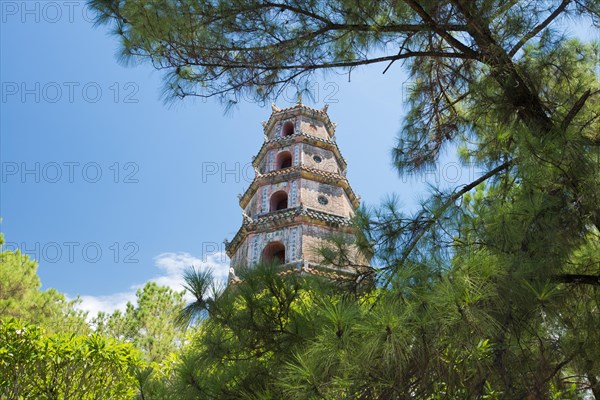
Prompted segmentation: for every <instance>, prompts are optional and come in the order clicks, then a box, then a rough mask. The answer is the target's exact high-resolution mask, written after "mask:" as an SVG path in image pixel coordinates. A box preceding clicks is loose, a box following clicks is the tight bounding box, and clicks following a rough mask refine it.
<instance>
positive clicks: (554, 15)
mask: <svg viewBox="0 0 600 400" xmlns="http://www.w3.org/2000/svg"><path fill="white" fill-rule="evenodd" d="M570 2H571V0H563V2H562V3H561V4H560V6H558V7H557V8H556V10H554V12H553V13H552V14H550V15H549V16H548V18H546V19H545V20H544V21H543V22H542V23H541V24H539V25H538V26H536V27H535V28H533V29H532V30H531V31H530V32H529V33H527V34H526V35H525V36H523V37H522V38H521V40H519V41H518V42H517V44H516V45H514V47H513V48H512V49H511V50H510V51H509V52H508V56H509V57H513V56H514V55H515V54H516V53H517V51H519V49H520V48H521V47H523V46H524V45H525V43H527V42H528V41H529V40H530V39H531V38H533V37H535V36H536V35H537V34H538V33H540V32H541V31H542V30H543V29H545V28H546V27H547V26H548V25H550V23H551V22H552V21H554V20H555V19H556V18H557V17H558V16H559V15H560V14H561V13H562V12H563V11H564V10H565V8H566V7H567V6H568V5H569V3H570Z"/></svg>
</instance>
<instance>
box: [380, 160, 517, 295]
mask: <svg viewBox="0 0 600 400" xmlns="http://www.w3.org/2000/svg"><path fill="white" fill-rule="evenodd" d="M514 161H515V160H509V161H506V162H504V163H503V164H501V165H499V166H497V167H496V168H494V169H492V170H491V171H489V172H488V173H486V174H485V175H482V176H481V177H479V178H478V179H476V180H474V181H473V182H471V183H469V184H468V185H465V186H463V188H462V189H461V190H459V191H458V192H456V193H454V194H453V195H452V196H450V198H449V199H448V200H446V201H445V202H444V204H443V205H442V206H441V207H440V208H439V209H438V210H436V211H435V212H434V214H433V216H432V217H431V218H430V219H429V220H428V221H427V222H426V223H425V225H424V226H423V227H422V228H421V229H420V230H419V231H418V233H417V234H416V236H414V237H413V239H412V240H411V241H410V242H409V244H408V246H407V247H406V249H405V250H404V252H403V253H402V257H401V258H400V262H399V263H398V264H397V266H396V268H395V269H396V270H397V269H398V266H401V265H404V263H405V262H406V260H407V259H408V257H409V256H410V254H411V253H412V251H413V250H414V248H415V247H416V246H417V244H418V243H419V241H420V240H421V238H422V237H423V236H424V235H425V233H427V231H429V229H431V227H432V226H433V225H434V224H435V223H436V222H437V221H438V220H439V219H440V218H441V217H442V215H443V214H444V212H445V211H446V210H447V209H448V207H450V206H451V205H452V204H454V202H456V200H458V199H459V198H460V197H462V196H463V195H464V194H465V193H467V192H469V191H470V190H472V189H474V188H475V187H477V186H478V185H480V184H481V183H483V182H485V181H486V180H488V179H489V178H491V177H493V176H495V175H497V174H498V173H500V172H502V171H504V170H506V169H508V168H509V167H510V166H511V165H512V164H513V163H514ZM390 280H391V276H390V277H389V278H388V279H387V281H386V283H385V285H384V287H385V286H387V285H388V284H389V282H390Z"/></svg>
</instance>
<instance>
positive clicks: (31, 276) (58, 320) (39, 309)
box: [0, 234, 89, 333]
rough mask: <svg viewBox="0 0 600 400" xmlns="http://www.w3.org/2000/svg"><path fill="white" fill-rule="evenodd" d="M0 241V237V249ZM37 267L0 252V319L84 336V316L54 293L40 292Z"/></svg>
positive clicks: (23, 258) (9, 252)
mask: <svg viewBox="0 0 600 400" xmlns="http://www.w3.org/2000/svg"><path fill="white" fill-rule="evenodd" d="M3 243H4V238H3V236H2V235H1V234H0V246H1V245H2V244H3ZM37 267H38V264H37V262H36V261H35V260H31V259H30V258H29V256H28V255H26V254H23V253H21V251H20V250H18V249H17V250H14V251H12V250H5V249H2V250H1V251H0V276H2V279H0V319H2V318H8V317H14V318H18V319H22V320H24V321H27V322H29V323H33V324H38V325H43V326H44V327H46V328H47V329H49V330H52V331H61V332H76V333H85V332H87V331H89V328H88V326H87V324H86V323H85V315H84V313H82V312H81V311H78V310H77V309H76V308H75V305H76V304H77V300H75V301H71V302H69V301H67V300H66V298H65V296H64V295H63V294H62V293H60V292H58V291H56V290H55V289H48V290H45V291H42V290H40V287H41V283H40V280H39V278H38V275H37Z"/></svg>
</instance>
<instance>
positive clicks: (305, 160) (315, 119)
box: [226, 102, 368, 282]
mask: <svg viewBox="0 0 600 400" xmlns="http://www.w3.org/2000/svg"><path fill="white" fill-rule="evenodd" d="M272 108H273V112H272V114H271V117H270V118H269V120H268V121H267V122H263V127H264V139H265V141H264V144H263V145H262V147H261V148H260V150H259V151H258V154H257V155H256V156H255V157H254V159H253V162H252V163H253V165H254V169H255V171H256V176H255V178H254V180H253V182H252V184H251V185H250V186H249V187H248V189H247V190H246V192H245V193H244V194H243V195H241V196H240V206H241V207H242V215H243V222H242V227H241V228H240V230H239V231H238V232H237V234H236V235H235V237H234V238H233V240H232V241H231V242H226V251H227V255H228V256H229V257H230V259H231V268H230V277H229V280H230V282H232V281H235V280H237V277H236V272H237V271H238V270H239V269H240V268H245V267H251V266H253V265H255V264H257V263H259V262H261V261H264V262H278V263H281V264H285V265H286V266H289V267H291V269H292V270H293V269H296V270H297V271H304V272H308V273H316V274H322V275H325V276H333V275H335V274H341V275H346V276H347V275H348V274H352V270H354V269H355V267H356V265H364V266H367V265H368V262H367V261H366V260H365V259H364V258H362V257H360V256H359V255H358V253H357V252H352V253H354V254H355V255H354V256H352V257H355V258H357V260H354V261H353V264H354V268H339V267H337V268H336V267H331V266H329V267H327V266H323V265H321V261H322V260H321V257H320V253H319V248H320V247H322V246H323V245H325V244H326V243H327V241H326V239H327V238H328V237H330V236H331V235H340V234H341V235H344V236H346V237H347V238H348V239H350V240H352V239H353V237H354V236H353V231H352V229H351V223H350V221H351V218H352V217H353V216H354V211H355V210H356V208H357V207H358V205H359V198H358V196H356V194H355V193H354V191H353V190H352V187H350V184H349V183H348V180H347V179H346V161H345V160H344V158H343V157H342V155H341V154H340V150H339V148H338V146H337V144H336V142H335V124H334V123H332V122H331V121H330V120H329V116H328V115H327V106H325V107H324V108H323V109H321V110H317V109H313V108H310V107H307V106H305V105H303V104H301V103H300V102H298V104H296V105H295V106H293V107H289V108H284V109H280V108H278V107H276V106H275V105H273V107H272Z"/></svg>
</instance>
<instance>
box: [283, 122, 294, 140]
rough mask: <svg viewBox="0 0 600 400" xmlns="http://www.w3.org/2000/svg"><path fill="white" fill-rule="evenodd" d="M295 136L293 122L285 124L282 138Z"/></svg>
mask: <svg viewBox="0 0 600 400" xmlns="http://www.w3.org/2000/svg"><path fill="white" fill-rule="evenodd" d="M293 134H294V123H293V122H291V121H288V122H286V123H285V124H283V127H282V128H281V136H282V137H286V136H291V135H293Z"/></svg>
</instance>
